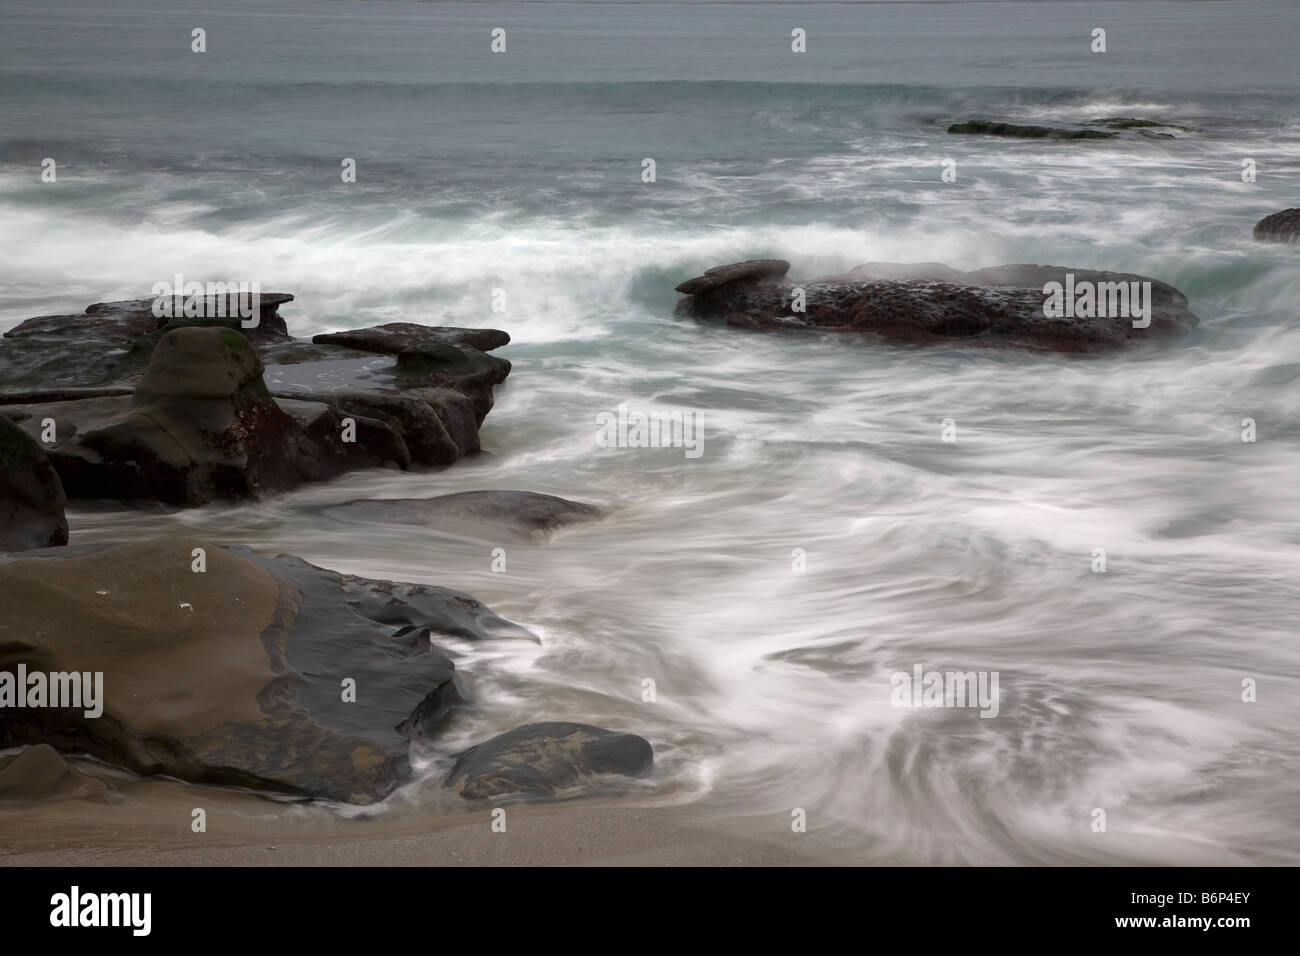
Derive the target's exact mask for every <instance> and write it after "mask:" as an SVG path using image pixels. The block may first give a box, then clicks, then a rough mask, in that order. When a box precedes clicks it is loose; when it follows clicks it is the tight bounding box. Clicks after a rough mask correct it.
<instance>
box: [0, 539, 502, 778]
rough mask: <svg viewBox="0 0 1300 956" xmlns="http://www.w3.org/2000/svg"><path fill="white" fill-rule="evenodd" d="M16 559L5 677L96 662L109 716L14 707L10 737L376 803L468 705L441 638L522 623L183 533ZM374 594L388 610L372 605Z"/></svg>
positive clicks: (9, 589) (424, 589) (6, 726)
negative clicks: (415, 745)
mask: <svg viewBox="0 0 1300 956" xmlns="http://www.w3.org/2000/svg"><path fill="white" fill-rule="evenodd" d="M195 548H203V549H205V551H206V570H205V571H203V572H202V573H196V572H194V571H193V570H192V561H193V560H194V558H193V557H192V555H193V550H194V549H195ZM20 557H21V560H18V559H16V558H11V559H7V560H0V593H3V594H4V595H5V600H6V609H5V614H4V615H3V616H0V673H4V672H7V676H10V675H15V674H16V673H17V669H18V665H19V664H23V665H26V667H27V670H28V673H29V674H30V673H32V672H36V671H40V672H44V673H49V672H55V671H77V672H86V671H89V672H96V671H100V672H103V675H104V676H103V688H102V690H103V697H102V706H103V713H102V715H101V716H99V717H87V716H85V713H84V709H83V708H77V707H73V708H54V707H41V708H34V707H28V708H20V707H13V708H6V710H5V711H4V720H2V721H0V747H14V746H22V745H30V744H41V743H44V744H48V745H50V746H52V747H53V748H55V749H56V750H58V751H61V752H64V753H77V752H84V753H88V754H90V755H91V756H93V757H96V758H98V759H100V760H103V761H105V762H107V763H110V764H113V765H115V766H119V767H123V768H126V769H128V770H131V771H133V772H135V773H139V774H166V775H169V776H172V777H176V778H178V779H181V780H186V781H190V782H193V783H209V784H224V785H233V786H243V787H249V788H252V789H257V790H270V791H275V792H279V793H285V794H291V795H300V796H315V797H323V798H328V799H334V800H345V801H350V802H354V803H364V802H371V801H374V800H376V799H380V798H382V797H383V796H384V795H385V794H386V793H388V792H389V791H390V790H391V789H392V788H393V787H394V786H395V785H396V784H397V783H399V782H400V781H401V780H403V779H405V778H406V776H407V775H408V773H409V761H408V746H409V741H410V739H413V738H423V737H428V736H430V735H432V734H436V733H437V732H438V731H439V730H440V729H441V728H442V726H443V725H444V724H446V722H447V721H448V719H450V718H451V717H452V715H453V714H454V713H455V709H456V707H457V706H458V705H459V703H460V701H461V694H460V692H459V691H458V689H457V686H456V674H455V666H454V664H453V663H452V661H451V659H450V657H449V656H448V655H447V654H446V653H445V652H443V651H442V650H441V649H439V648H438V647H436V646H435V645H434V644H433V643H432V641H431V637H432V636H433V635H434V634H447V633H452V632H465V631H471V632H473V633H475V634H477V635H479V636H481V637H489V636H494V634H496V633H498V632H505V631H508V630H509V628H510V627H512V625H510V624H509V622H505V621H502V620H501V619H500V618H497V617H496V616H495V615H493V614H492V613H491V612H490V611H489V610H487V609H486V608H484V607H483V606H482V605H481V604H479V603H478V602H477V601H474V599H473V598H471V597H469V596H468V595H466V594H462V593H460V592H457V591H449V590H447V589H444V588H434V587H428V586H421V585H402V584H395V583H393V582H385V581H371V580H368V579H363V578H357V577H351V576H343V575H339V574H335V573H334V572H331V571H326V570H324V569H321V568H316V567H314V566H312V565H310V564H308V563H307V562H305V561H302V560H301V559H297V558H291V557H285V556H281V557H277V558H269V557H263V556H259V555H254V554H252V553H251V552H249V551H247V550H245V549H242V548H223V547H218V546H216V545H213V544H210V543H208V542H204V541H201V540H195V539H190V538H181V537H175V538H164V539H161V540H156V541H149V542H143V543H136V544H129V545H121V546H115V547H110V546H83V547H80V548H76V547H74V548H61V549H58V550H57V551H39V552H29V553H28V554H25V555H22V556H20ZM375 595H382V596H383V599H382V601H375V602H373V604H374V606H375V607H377V608H378V609H379V610H382V611H383V614H382V615H381V617H382V618H383V619H382V620H380V619H376V618H375V617H371V616H368V614H367V609H368V608H369V607H370V606H371V603H372V602H370V601H368V600H367V597H373V596H375ZM407 596H410V598H411V604H410V605H409V606H406V607H404V604H405V601H406V597H407ZM389 620H407V621H411V622H416V624H415V626H404V627H401V628H396V627H394V626H393V625H392V624H390V623H388V621H389ZM10 679H12V676H10ZM347 679H351V680H353V681H355V690H356V695H355V696H356V699H355V701H354V702H349V701H345V700H344V699H343V698H344V693H343V691H344V681H345V680H347Z"/></svg>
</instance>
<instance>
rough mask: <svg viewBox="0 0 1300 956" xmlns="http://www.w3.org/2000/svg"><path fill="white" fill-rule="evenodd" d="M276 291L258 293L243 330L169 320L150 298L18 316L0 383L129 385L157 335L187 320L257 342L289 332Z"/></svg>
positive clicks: (234, 322) (2, 341) (232, 323)
mask: <svg viewBox="0 0 1300 956" xmlns="http://www.w3.org/2000/svg"><path fill="white" fill-rule="evenodd" d="M292 299H293V296H291V295H288V294H287V293H283V292H267V293H263V294H262V296H261V299H260V311H259V316H258V325H257V327H255V328H249V329H245V328H243V327H242V320H241V319H239V318H238V317H235V313H233V312H232V317H230V318H213V319H202V318H194V319H187V318H184V317H183V316H182V317H180V318H175V319H170V318H165V317H158V316H155V315H154V314H153V300H152V299H128V300H123V301H120V302H97V303H95V304H94V305H90V306H87V308H86V311H85V312H84V313H82V314H79V315H75V314H74V315H42V316H37V317H36V318H33V319H28V320H26V321H25V322H20V323H19V324H18V325H16V326H14V327H13V328H12V329H10V330H9V331H8V332H6V333H5V334H4V336H3V338H0V384H2V385H3V386H4V388H5V389H7V390H20V389H22V390H29V391H30V390H41V391H46V392H49V391H52V390H56V389H64V388H103V387H117V388H121V387H131V386H133V385H134V384H135V382H136V381H138V380H139V378H140V376H141V375H143V374H144V370H145V368H146V367H147V366H148V364H149V357H150V355H151V354H152V351H153V347H154V345H155V344H156V342H157V341H158V340H159V339H160V338H161V337H162V336H163V335H164V334H165V333H166V332H167V331H171V330H172V329H175V328H181V327H186V326H203V325H209V326H213V325H215V326H217V327H220V328H230V329H234V330H237V331H239V332H240V333H241V334H242V335H244V336H245V337H246V338H249V339H250V340H252V341H254V342H257V343H263V342H266V343H270V342H275V341H281V340H287V339H288V338H289V334H288V331H287V330H286V327H285V323H284V319H283V318H281V317H280V314H279V311H278V310H279V307H280V306H281V305H283V304H284V303H285V302H289V301H292Z"/></svg>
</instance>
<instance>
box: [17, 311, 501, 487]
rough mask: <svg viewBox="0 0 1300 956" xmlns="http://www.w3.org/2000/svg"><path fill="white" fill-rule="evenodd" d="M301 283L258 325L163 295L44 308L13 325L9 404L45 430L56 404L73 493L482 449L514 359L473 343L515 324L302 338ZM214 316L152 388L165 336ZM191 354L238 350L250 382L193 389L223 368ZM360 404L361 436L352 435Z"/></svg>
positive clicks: (425, 460)
mask: <svg viewBox="0 0 1300 956" xmlns="http://www.w3.org/2000/svg"><path fill="white" fill-rule="evenodd" d="M292 298H293V297H292V296H290V295H287V294H284V293H264V294H262V295H261V311H260V313H259V316H260V318H259V323H258V325H257V326H256V327H255V328H251V329H242V328H241V325H242V321H241V320H240V319H239V318H238V316H237V315H236V316H233V317H230V318H210V319H209V318H185V317H181V318H173V319H168V318H159V317H156V316H154V315H153V311H152V306H153V300H149V299H138V300H128V301H122V302H104V303H97V304H95V305H92V306H90V307H89V308H88V309H87V311H86V314H84V315H71V316H68V315H64V316H40V317H38V318H35V319H29V320H27V321H26V322H23V323H21V324H20V325H19V326H17V327H16V328H14V329H12V330H11V331H10V332H8V333H6V335H5V336H4V337H3V338H0V383H3V385H4V386H5V390H4V391H3V392H0V412H3V413H4V414H7V415H9V416H10V417H11V418H12V419H13V420H14V421H16V422H18V423H20V424H21V425H22V427H23V428H24V429H25V430H26V431H28V433H29V434H33V435H35V434H37V429H38V426H39V422H40V421H41V419H43V418H45V417H53V418H54V419H55V421H56V423H57V434H58V439H59V440H58V441H57V442H56V443H54V444H53V445H52V446H51V447H50V449H49V452H50V457H51V461H52V463H53V465H54V467H55V469H56V470H57V472H58V473H59V475H60V477H61V478H62V480H63V483H64V487H65V490H66V491H67V493H68V494H69V495H70V496H72V497H73V498H83V497H85V498H98V499H103V498H121V499H140V498H156V499H158V500H161V501H164V502H166V503H169V504H179V505H195V504H202V503H204V502H206V501H210V500H214V499H232V498H245V497H260V496H263V495H267V494H273V493H276V492H280V491H284V490H288V489H289V488H292V487H294V486H296V485H298V484H301V483H303V482H306V481H324V480H329V479H331V478H334V477H336V476H338V475H340V474H342V473H344V472H345V471H348V470H351V469H356V468H370V467H398V468H412V467H416V466H420V467H443V466H446V465H450V464H452V463H453V462H455V461H457V460H458V459H459V458H461V457H463V456H465V455H468V454H472V453H474V452H476V451H478V450H479V438H478V430H479V427H480V426H481V425H482V423H483V420H484V418H485V417H486V416H487V414H488V412H489V411H490V410H491V408H492V403H493V389H494V387H495V386H496V385H499V384H500V383H501V382H502V381H503V380H504V379H505V377H506V376H507V375H508V374H509V372H510V363H509V362H507V361H505V360H503V359H498V358H495V357H494V356H489V355H486V354H485V353H484V352H483V351H481V350H480V349H478V348H476V347H474V345H473V344H470V343H477V344H478V345H481V346H483V347H484V348H496V347H498V346H500V345H503V344H505V342H507V341H509V336H508V335H506V333H504V332H499V331H497V330H494V329H448V328H432V329H426V328H424V327H423V326H418V325H413V324H411V323H390V324H389V325H386V326H379V327H377V328H374V329H367V330H361V332H359V333H356V336H357V337H356V338H355V340H354V339H353V338H352V335H353V334H352V333H339V334H338V336H337V338H339V339H341V340H345V341H349V342H352V341H355V343H356V344H358V345H364V346H367V347H368V349H369V350H368V351H367V350H362V349H360V348H354V347H351V346H349V345H342V344H335V343H334V342H332V341H329V340H331V339H333V338H335V336H318V339H321V340H322V341H320V342H316V343H313V342H306V341H296V340H293V339H291V338H290V337H289V335H288V332H287V329H286V326H285V323H284V320H283V319H282V318H280V316H279V314H278V312H277V311H276V310H277V309H278V307H279V306H280V305H281V304H282V303H284V302H287V301H290V300H291V299H292ZM213 302H215V300H209V302H208V304H209V306H210V305H212V304H213ZM200 330H202V331H205V333H206V334H207V335H208V338H207V339H205V340H203V341H206V342H207V343H208V345H207V346H205V347H204V348H201V349H199V350H198V352H195V351H194V350H192V349H191V350H181V352H175V353H173V354H172V356H171V358H170V364H171V365H172V366H174V368H173V373H172V375H171V378H172V386H171V388H170V390H169V391H168V392H167V393H166V394H152V395H151V394H149V392H150V389H151V388H152V386H151V385H149V384H147V383H145V382H144V381H143V379H145V377H146V373H147V372H149V370H150V367H151V366H150V363H151V362H152V361H153V359H154V358H155V357H156V356H158V354H159V346H160V345H161V344H162V343H171V344H169V345H168V349H173V348H174V343H175V341H176V339H175V338H174V336H176V335H177V334H178V333H184V334H185V335H186V336H191V334H192V333H194V332H197V331H200ZM222 335H224V336H226V338H221V336H222ZM185 341H187V342H198V341H200V340H199V339H195V338H185ZM218 342H226V343H227V344H228V346H229V348H234V347H235V346H234V345H230V344H229V343H238V342H246V343H248V344H249V345H251V347H252V348H251V350H250V351H249V352H247V353H244V359H246V362H245V363H244V364H247V365H248V367H247V368H243V367H242V366H241V365H240V363H239V362H234V363H233V364H231V358H232V357H231V355H229V354H224V355H219V354H217V352H218V350H216V349H215V348H214V347H213V343H218ZM227 351H228V349H227ZM200 353H202V354H200ZM190 361H194V362H199V363H212V362H216V364H217V365H219V366H220V365H223V364H226V365H229V368H228V369H227V373H228V374H226V375H225V377H226V378H229V377H230V376H231V375H234V376H235V377H238V378H240V379H241V381H240V383H239V385H238V387H233V386H232V387H231V388H229V389H227V392H226V394H223V395H219V396H218V395H198V394H186V388H187V387H188V386H186V384H185V383H186V382H190V381H193V380H194V379H195V378H196V377H200V378H201V377H202V376H204V375H207V374H209V373H210V372H212V368H197V367H196V369H195V370H194V371H193V372H192V373H191V371H190V370H188V369H186V368H184V367H183V366H184V365H185V363H186V362H190ZM241 361H244V360H241ZM259 363H260V364H259ZM268 363H269V364H268ZM237 366H239V367H237ZM151 374H156V373H151ZM218 377H219V378H220V377H221V376H220V375H219V376H218ZM137 385H139V386H141V387H142V388H143V389H144V391H143V392H140V393H138V394H137V393H136V391H135V387H136V386H137ZM202 387H203V388H207V387H208V386H202ZM345 419H352V420H353V422H354V424H355V426H356V441H355V442H344V441H343V440H342V437H341V436H342V433H343V425H344V420H345Z"/></svg>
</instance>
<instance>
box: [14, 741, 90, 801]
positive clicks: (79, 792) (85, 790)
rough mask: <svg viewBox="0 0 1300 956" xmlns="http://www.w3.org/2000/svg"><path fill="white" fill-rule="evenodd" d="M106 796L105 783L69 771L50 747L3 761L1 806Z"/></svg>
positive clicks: (41, 746)
mask: <svg viewBox="0 0 1300 956" xmlns="http://www.w3.org/2000/svg"><path fill="white" fill-rule="evenodd" d="M106 793H108V785H107V784H105V783H104V781H102V780H100V779H99V778H98V777H91V776H88V775H86V774H84V773H81V772H80V771H79V770H76V769H74V768H73V767H70V766H69V765H68V762H67V761H66V760H64V759H63V758H62V757H61V756H59V753H58V751H56V750H55V749H54V748H53V747H51V746H50V745H49V744H37V745H36V746H35V747H26V748H24V749H23V750H21V751H19V752H18V753H16V754H13V755H12V756H8V757H0V805H9V806H17V807H31V806H40V805H42V804H46V803H56V802H58V801H60V800H77V799H84V798H95V797H101V796H103V795H104V794H106Z"/></svg>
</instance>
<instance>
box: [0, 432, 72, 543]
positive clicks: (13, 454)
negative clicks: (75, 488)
mask: <svg viewBox="0 0 1300 956" xmlns="http://www.w3.org/2000/svg"><path fill="white" fill-rule="evenodd" d="M38 424H39V423H38ZM66 505H67V499H66V498H65V497H64V493H63V483H62V482H61V481H59V476H58V474H57V473H56V472H55V470H54V466H53V465H51V464H50V459H49V456H48V455H47V454H46V453H45V451H44V449H42V448H41V446H40V445H38V444H37V443H36V441H35V439H33V438H32V437H31V436H30V435H28V434H26V433H25V432H24V431H23V430H22V429H20V428H19V427H18V426H17V425H15V424H14V423H13V422H11V421H10V420H9V419H8V418H6V417H5V416H3V415H0V551H24V550H26V549H28V548H50V547H55V546H57V545H61V544H67V543H68V519H67V517H66V515H65V514H64V511H63V509H64V507H65V506H66Z"/></svg>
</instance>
